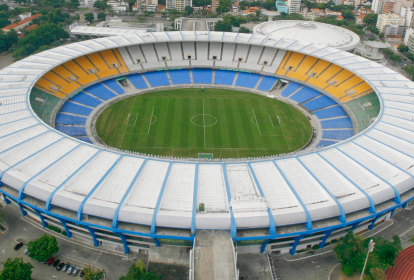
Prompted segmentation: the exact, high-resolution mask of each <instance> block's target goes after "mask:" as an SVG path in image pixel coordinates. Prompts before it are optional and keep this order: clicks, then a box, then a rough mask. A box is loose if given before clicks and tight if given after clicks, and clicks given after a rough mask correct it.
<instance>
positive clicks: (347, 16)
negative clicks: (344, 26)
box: [342, 10, 355, 20]
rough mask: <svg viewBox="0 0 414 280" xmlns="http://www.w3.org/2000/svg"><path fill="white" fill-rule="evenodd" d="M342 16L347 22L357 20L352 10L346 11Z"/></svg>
mask: <svg viewBox="0 0 414 280" xmlns="http://www.w3.org/2000/svg"><path fill="white" fill-rule="evenodd" d="M342 16H343V17H344V19H347V20H354V19H355V16H354V14H353V13H352V11H351V10H346V11H345V12H343V13H342Z"/></svg>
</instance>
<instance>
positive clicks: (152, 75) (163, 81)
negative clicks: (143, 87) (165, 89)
mask: <svg viewBox="0 0 414 280" xmlns="http://www.w3.org/2000/svg"><path fill="white" fill-rule="evenodd" d="M144 76H145V78H147V80H148V82H149V83H150V85H151V86H152V87H159V86H169V85H170V81H169V80H168V77H167V73H166V72H165V71H157V72H148V73H145V74H144Z"/></svg>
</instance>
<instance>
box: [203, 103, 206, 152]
mask: <svg viewBox="0 0 414 280" xmlns="http://www.w3.org/2000/svg"><path fill="white" fill-rule="evenodd" d="M203 127H204V149H205V148H206V118H205V115H204V98H203Z"/></svg>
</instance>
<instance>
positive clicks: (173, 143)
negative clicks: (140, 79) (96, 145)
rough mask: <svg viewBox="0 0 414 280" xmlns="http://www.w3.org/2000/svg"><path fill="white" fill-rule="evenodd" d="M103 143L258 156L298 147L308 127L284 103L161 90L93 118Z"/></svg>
mask: <svg viewBox="0 0 414 280" xmlns="http://www.w3.org/2000/svg"><path fill="white" fill-rule="evenodd" d="M96 130H97V133H98V135H99V137H100V139H101V140H102V141H103V142H105V143H106V144H107V145H109V146H112V147H117V148H120V149H124V150H129V151H135V152H141V153H146V154H152V155H164V156H174V157H192V158H197V157H198V154H199V153H212V154H213V156H214V158H239V157H259V156H267V155H274V154H280V153H287V152H292V151H295V150H297V149H299V148H301V147H303V146H304V145H305V144H306V143H307V142H308V140H309V139H310V137H311V135H312V127H311V125H310V123H309V121H308V119H307V117H306V116H304V115H303V114H302V113H301V112H299V111H298V110H297V109H295V108H294V107H292V106H291V105H289V104H286V103H283V102H281V101H278V100H275V99H270V98H267V97H263V96H260V95H257V94H252V93H246V92H240V91H233V90H224V89H210V88H208V89H205V91H204V92H201V91H200V89H199V88H188V89H174V90H164V91H158V92H152V93H146V94H142V95H136V96H132V97H129V98H126V99H123V100H121V101H119V102H117V103H115V104H113V105H111V106H109V107H108V108H107V109H105V110H104V111H103V112H102V113H101V114H100V116H99V117H98V120H97V123H96Z"/></svg>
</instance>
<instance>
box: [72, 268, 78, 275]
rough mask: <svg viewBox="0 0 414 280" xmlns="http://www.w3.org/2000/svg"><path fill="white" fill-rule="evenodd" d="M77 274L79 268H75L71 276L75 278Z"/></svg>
mask: <svg viewBox="0 0 414 280" xmlns="http://www.w3.org/2000/svg"><path fill="white" fill-rule="evenodd" d="M78 273H79V268H77V267H76V268H75V269H74V270H73V272H72V275H73V276H76V275H78Z"/></svg>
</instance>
